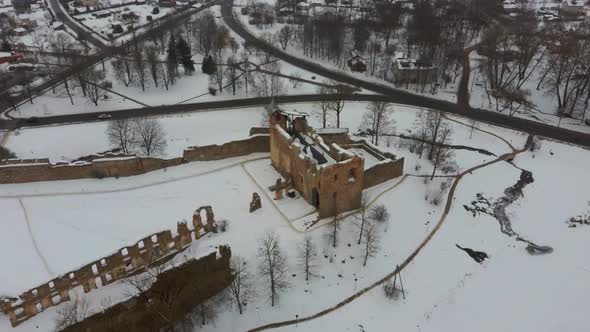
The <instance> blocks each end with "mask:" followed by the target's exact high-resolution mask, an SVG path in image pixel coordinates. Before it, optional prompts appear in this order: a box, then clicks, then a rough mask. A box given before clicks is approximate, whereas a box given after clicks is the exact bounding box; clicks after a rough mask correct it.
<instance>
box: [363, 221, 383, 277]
mask: <svg viewBox="0 0 590 332" xmlns="http://www.w3.org/2000/svg"><path fill="white" fill-rule="evenodd" d="M379 242H380V237H379V229H378V228H377V225H376V224H375V223H372V222H370V223H367V227H366V229H365V232H364V233H363V244H364V261H363V266H367V260H368V259H369V257H375V255H377V253H378V252H379V249H380V243H379Z"/></svg>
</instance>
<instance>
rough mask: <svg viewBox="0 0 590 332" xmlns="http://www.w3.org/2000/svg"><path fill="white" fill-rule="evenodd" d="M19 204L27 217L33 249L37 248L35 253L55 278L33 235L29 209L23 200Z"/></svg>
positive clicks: (19, 200)
mask: <svg viewBox="0 0 590 332" xmlns="http://www.w3.org/2000/svg"><path fill="white" fill-rule="evenodd" d="M18 203H19V204H20V207H21V209H22V210H23V214H24V216H25V223H26V224H27V230H28V232H29V236H30V237H31V242H32V243H33V248H35V251H36V252H37V256H39V259H41V262H42V263H43V267H44V268H45V271H46V272H47V273H48V274H49V275H50V276H52V277H54V276H55V275H54V274H53V271H52V270H51V268H50V267H49V264H48V263H47V260H46V259H45V256H43V254H42V253H41V250H40V249H39V246H38V245H37V241H35V236H34V235H33V228H32V227H31V221H30V220H29V214H28V213H27V208H26V207H25V204H24V203H23V200H22V198H19V199H18Z"/></svg>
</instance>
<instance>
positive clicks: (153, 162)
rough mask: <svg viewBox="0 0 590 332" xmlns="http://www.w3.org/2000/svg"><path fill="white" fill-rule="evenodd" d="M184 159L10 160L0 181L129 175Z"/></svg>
mask: <svg viewBox="0 0 590 332" xmlns="http://www.w3.org/2000/svg"><path fill="white" fill-rule="evenodd" d="M183 162H184V161H183V160H182V158H175V159H159V158H150V157H146V158H140V157H136V156H127V157H118V158H104V159H94V160H92V161H89V162H78V163H71V164H51V163H50V162H49V161H48V160H47V159H41V160H24V161H23V160H16V161H13V160H9V161H6V162H3V163H1V164H0V183H24V182H36V181H57V180H74V179H86V178H103V177H119V176H132V175H138V174H143V173H147V172H151V171H154V170H158V169H162V168H166V167H170V166H177V165H180V164H182V163H183Z"/></svg>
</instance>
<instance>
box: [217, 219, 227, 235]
mask: <svg viewBox="0 0 590 332" xmlns="http://www.w3.org/2000/svg"><path fill="white" fill-rule="evenodd" d="M215 223H216V224H217V229H219V230H220V231H221V233H224V232H225V231H226V230H227V225H228V224H229V222H228V221H227V220H226V219H221V220H217V221H216V222H215Z"/></svg>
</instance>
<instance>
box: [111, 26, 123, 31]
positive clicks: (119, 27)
mask: <svg viewBox="0 0 590 332" xmlns="http://www.w3.org/2000/svg"><path fill="white" fill-rule="evenodd" d="M113 33H123V27H122V26H121V25H120V24H115V25H113Z"/></svg>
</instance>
